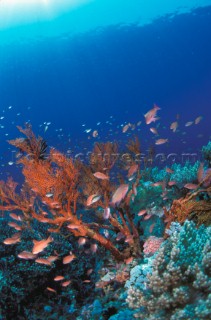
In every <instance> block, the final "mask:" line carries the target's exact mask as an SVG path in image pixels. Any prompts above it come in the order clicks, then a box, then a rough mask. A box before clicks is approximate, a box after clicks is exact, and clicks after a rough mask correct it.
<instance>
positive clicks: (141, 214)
mask: <svg viewBox="0 0 211 320" xmlns="http://www.w3.org/2000/svg"><path fill="white" fill-rule="evenodd" d="M145 213H147V210H146V209H144V210H141V211H139V213H138V216H143V215H144V214H145Z"/></svg>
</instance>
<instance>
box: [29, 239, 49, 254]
mask: <svg viewBox="0 0 211 320" xmlns="http://www.w3.org/2000/svg"><path fill="white" fill-rule="evenodd" d="M52 241H53V238H52V237H51V236H49V237H48V239H43V240H40V241H37V240H33V243H34V247H33V249H32V253H33V254H36V253H40V252H42V251H43V250H44V249H45V248H46V247H47V246H48V245H49V243H51V242H52Z"/></svg>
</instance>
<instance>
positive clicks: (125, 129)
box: [122, 123, 131, 133]
mask: <svg viewBox="0 0 211 320" xmlns="http://www.w3.org/2000/svg"><path fill="white" fill-rule="evenodd" d="M130 126H131V124H130V123H128V124H126V125H125V126H124V127H123V128H122V132H123V133H125V132H127V130H128V129H129V128H130Z"/></svg>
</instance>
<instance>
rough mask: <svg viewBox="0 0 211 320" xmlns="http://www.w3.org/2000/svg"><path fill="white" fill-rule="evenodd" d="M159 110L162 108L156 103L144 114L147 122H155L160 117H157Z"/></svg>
mask: <svg viewBox="0 0 211 320" xmlns="http://www.w3.org/2000/svg"><path fill="white" fill-rule="evenodd" d="M158 110H160V108H159V107H158V106H157V105H156V104H154V108H153V109H151V110H149V111H148V112H147V113H146V114H145V115H144V117H145V121H146V124H150V123H151V122H155V121H157V120H158V119H159V118H156V114H157V111H158Z"/></svg>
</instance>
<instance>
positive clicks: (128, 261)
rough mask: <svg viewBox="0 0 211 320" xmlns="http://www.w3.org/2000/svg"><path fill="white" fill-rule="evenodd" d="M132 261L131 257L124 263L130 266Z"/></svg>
mask: <svg viewBox="0 0 211 320" xmlns="http://www.w3.org/2000/svg"><path fill="white" fill-rule="evenodd" d="M133 259H134V258H133V257H130V258H127V259H125V260H124V262H125V263H126V264H130V263H131V262H132V261H133Z"/></svg>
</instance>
